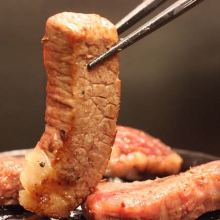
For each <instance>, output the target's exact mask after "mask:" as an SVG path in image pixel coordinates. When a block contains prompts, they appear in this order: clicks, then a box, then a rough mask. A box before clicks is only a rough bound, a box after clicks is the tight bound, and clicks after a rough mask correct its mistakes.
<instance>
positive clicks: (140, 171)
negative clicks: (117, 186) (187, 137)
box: [106, 126, 182, 180]
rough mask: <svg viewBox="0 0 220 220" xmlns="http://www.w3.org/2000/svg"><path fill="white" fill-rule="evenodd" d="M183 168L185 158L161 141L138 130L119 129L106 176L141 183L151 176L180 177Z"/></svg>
mask: <svg viewBox="0 0 220 220" xmlns="http://www.w3.org/2000/svg"><path fill="white" fill-rule="evenodd" d="M181 165H182V158H181V157H180V156H179V155H178V154H177V153H175V152H174V151H173V150H171V148H170V147H169V146H167V145H165V144H164V143H163V142H161V141H160V140H159V139H157V138H154V137H152V136H151V135H149V134H147V133H145V132H143V131H141V130H138V129H134V128H130V127H124V126H117V135H116V138H115V143H114V147H113V149H112V154H111V159H110V161H109V164H108V168H107V171H106V175H107V176H111V177H121V178H126V179H129V180H139V179H143V177H144V176H145V177H146V175H149V174H153V175H155V174H156V175H167V174H176V173H178V172H179V171H180V169H181Z"/></svg>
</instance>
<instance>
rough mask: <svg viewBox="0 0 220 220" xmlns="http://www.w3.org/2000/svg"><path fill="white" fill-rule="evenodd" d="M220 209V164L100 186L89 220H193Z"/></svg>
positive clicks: (88, 212)
mask: <svg viewBox="0 0 220 220" xmlns="http://www.w3.org/2000/svg"><path fill="white" fill-rule="evenodd" d="M217 209H220V161H214V162H209V163H207V164H203V165H200V166H197V167H194V168H191V169H190V170H189V171H187V172H184V173H181V174H179V175H173V176H169V177H165V178H158V179H156V180H147V181H143V182H132V183H113V182H103V183H99V185H98V186H97V188H96V191H95V192H94V193H93V194H91V195H90V196H88V197H87V200H86V202H85V212H86V215H87V216H88V218H89V219H96V220H99V219H100V220H105V219H106V220H107V219H108V220H109V219H138V220H140V219H148V220H168V219H169V220H170V219H172V220H179V219H184V220H193V219H196V218H197V217H199V216H200V215H202V214H203V213H205V212H208V211H213V210H217Z"/></svg>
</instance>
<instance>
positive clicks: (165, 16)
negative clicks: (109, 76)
mask: <svg viewBox="0 0 220 220" xmlns="http://www.w3.org/2000/svg"><path fill="white" fill-rule="evenodd" d="M202 1H203V0H178V1H177V2H175V3H173V4H172V5H171V6H169V7H168V8H166V9H165V10H163V11H162V12H161V13H159V14H158V15H156V16H155V17H153V18H152V19H150V20H149V21H148V22H146V23H145V24H144V25H142V26H141V27H139V28H138V29H137V30H135V31H133V32H132V33H131V34H129V35H127V36H126V37H125V38H123V39H121V40H120V41H119V42H118V43H117V44H116V45H114V46H113V47H111V48H110V49H109V50H107V51H106V52H105V53H103V54H101V55H100V56H99V57H97V58H95V59H94V60H92V61H91V62H90V63H89V64H88V65H87V67H88V69H91V68H93V67H94V66H96V65H97V64H98V63H101V62H103V61H104V60H106V59H107V58H108V57H110V56H112V55H113V54H115V53H118V52H120V51H122V50H124V49H125V48H127V47H129V46H131V45H132V44H134V43H135V42H137V41H138V40H140V39H142V38H143V37H145V36H147V35H149V34H150V33H152V32H153V31H155V30H157V29H159V28H160V27H162V26H164V25H165V24H167V23H168V22H170V21H172V20H174V19H175V18H176V17H178V16H179V15H181V14H183V13H184V12H186V11H188V10H189V9H191V8H192V7H194V6H196V5H198V4H199V3H200V2H202ZM134 16H135V15H134Z"/></svg>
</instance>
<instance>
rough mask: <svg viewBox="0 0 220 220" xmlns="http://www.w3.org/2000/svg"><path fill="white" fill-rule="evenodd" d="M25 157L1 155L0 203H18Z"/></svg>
mask: <svg viewBox="0 0 220 220" xmlns="http://www.w3.org/2000/svg"><path fill="white" fill-rule="evenodd" d="M23 163H24V158H23V157H21V158H19V157H18V158H15V157H9V156H0V205H14V204H17V203H18V190H20V187H21V184H20V180H19V178H20V173H21V171H22V170H23Z"/></svg>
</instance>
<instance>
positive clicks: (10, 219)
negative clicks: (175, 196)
mask: <svg viewBox="0 0 220 220" xmlns="http://www.w3.org/2000/svg"><path fill="white" fill-rule="evenodd" d="M176 151H177V152H178V153H179V154H180V155H181V156H182V157H183V160H184V163H183V166H182V171H185V170H187V169H189V167H191V166H195V165H199V164H202V163H207V162H209V161H213V160H219V159H220V158H219V157H215V156H212V155H209V154H205V153H200V152H196V151H190V150H183V149H176ZM24 152H25V150H17V151H10V152H3V153H1V154H5V155H12V156H18V157H19V156H22V155H23V154H24ZM0 219H1V220H18V219H27V220H46V219H48V220H49V219H50V218H46V217H40V216H37V215H35V214H33V213H30V212H27V211H26V210H24V209H23V208H22V207H20V206H2V207H0ZM68 219H69V220H85V218H84V217H83V214H82V211H81V210H80V209H79V210H76V211H74V212H72V213H71V216H70V217H69V218H68ZM198 220H220V210H218V211H214V212H209V213H206V214H204V215H202V216H201V217H199V218H198Z"/></svg>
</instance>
